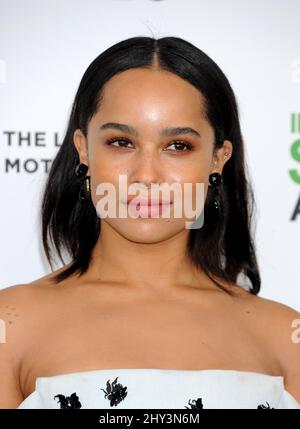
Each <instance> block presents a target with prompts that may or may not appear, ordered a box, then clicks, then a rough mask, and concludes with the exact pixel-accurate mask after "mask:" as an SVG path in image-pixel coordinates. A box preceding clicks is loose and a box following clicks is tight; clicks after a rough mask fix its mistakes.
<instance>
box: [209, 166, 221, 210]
mask: <svg viewBox="0 0 300 429" xmlns="http://www.w3.org/2000/svg"><path fill="white" fill-rule="evenodd" d="M221 183H222V176H221V174H220V173H211V174H210V175H209V184H210V186H211V187H212V189H213V191H214V200H213V205H214V208H215V209H216V210H218V209H219V208H220V192H219V187H220V185H221Z"/></svg>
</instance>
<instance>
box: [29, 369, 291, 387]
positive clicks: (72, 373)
mask: <svg viewBox="0 0 300 429" xmlns="http://www.w3.org/2000/svg"><path fill="white" fill-rule="evenodd" d="M115 371H118V372H119V371H122V372H124V371H125V372H131V371H134V372H145V371H154V372H166V373H172V372H173V373H186V374H192V373H193V375H195V374H201V373H220V372H222V373H226V374H228V375H229V374H231V373H235V374H241V375H242V374H245V375H249V376H250V377H251V376H255V375H256V376H262V377H271V378H277V379H279V378H281V379H283V378H284V377H283V375H272V374H266V373H263V372H259V371H246V370H237V369H222V368H203V369H173V368H154V367H144V368H101V369H90V370H82V371H74V372H64V373H58V374H54V375H49V376H39V377H36V383H35V384H37V380H40V379H53V378H57V377H66V376H80V375H83V374H91V375H92V374H96V373H103V372H115Z"/></svg>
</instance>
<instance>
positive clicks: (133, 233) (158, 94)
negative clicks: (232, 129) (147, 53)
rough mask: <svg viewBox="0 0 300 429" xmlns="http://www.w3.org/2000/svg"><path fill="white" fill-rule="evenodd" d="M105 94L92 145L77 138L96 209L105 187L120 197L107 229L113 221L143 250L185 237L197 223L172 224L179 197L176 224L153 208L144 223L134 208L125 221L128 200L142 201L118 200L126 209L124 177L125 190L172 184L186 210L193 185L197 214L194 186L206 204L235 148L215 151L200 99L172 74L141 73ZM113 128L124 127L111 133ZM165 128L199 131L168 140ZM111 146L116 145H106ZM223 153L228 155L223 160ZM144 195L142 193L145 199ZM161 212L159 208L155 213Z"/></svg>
mask: <svg viewBox="0 0 300 429" xmlns="http://www.w3.org/2000/svg"><path fill="white" fill-rule="evenodd" d="M103 94H104V98H103V101H102V102H101V105H100V107H99V109H98V111H97V112H96V113H95V114H94V116H93V117H92V119H91V121H90V122H89V125H88V133H87V139H85V137H84V136H83V134H82V133H81V131H80V130H79V129H78V130H76V131H75V133H74V144H75V146H76V149H77V151H78V153H79V157H80V162H82V163H85V164H87V165H88V167H89V170H88V172H87V175H90V183H91V197H92V201H93V204H94V206H95V208H96V207H97V204H98V203H99V201H100V199H102V198H104V196H103V195H102V196H101V195H97V194H96V189H97V186H98V185H99V184H101V183H104V182H105V183H110V184H112V185H113V187H114V189H115V190H116V197H117V200H116V209H117V211H116V214H117V216H116V217H114V216H111V217H106V218H103V219H101V222H107V223H108V224H109V225H110V226H111V227H112V228H113V229H114V230H115V231H117V232H118V233H120V234H121V235H122V236H124V237H125V238H127V239H128V240H131V241H134V242H141V243H154V242H159V241H163V240H166V239H168V238H171V237H172V236H174V235H176V234H178V233H181V232H183V231H185V230H187V228H186V222H187V221H195V218H193V219H191V218H187V217H185V214H184V212H182V216H181V217H179V218H178V217H174V208H175V206H174V199H175V198H178V194H177V197H176V195H175V194H174V193H171V194H170V197H169V198H170V201H171V202H173V204H171V205H170V207H169V208H170V217H163V216H162V214H161V212H160V215H159V216H157V215H155V216H156V217H151V213H150V212H148V207H146V211H147V214H148V217H145V207H143V208H142V209H143V211H142V212H140V216H139V217H137V216H135V218H133V217H132V216H130V213H132V210H131V209H129V214H128V215H127V216H126V217H123V218H119V217H118V208H120V204H123V209H127V205H126V202H127V201H126V200H127V198H128V199H129V200H130V199H132V198H134V197H137V196H139V195H140V194H139V193H138V192H136V193H134V194H132V195H129V193H128V192H127V195H125V199H124V194H123V196H122V197H120V198H121V201H122V202H121V203H120V204H119V201H118V198H119V196H120V195H121V194H120V192H119V191H120V188H119V183H120V182H119V176H120V175H124V176H123V177H126V180H127V191H128V188H129V186H130V185H132V184H144V185H151V184H162V183H166V184H168V185H170V187H171V186H172V184H174V183H177V186H178V184H179V186H180V187H181V190H182V196H181V197H180V198H182V207H183V204H184V202H183V197H184V195H185V194H184V192H185V191H184V184H185V183H191V184H192V190H193V191H192V204H193V206H192V208H193V209H195V208H196V205H195V201H196V194H195V192H196V183H202V184H203V188H202V189H203V192H204V194H203V196H204V199H205V197H206V194H207V186H208V177H209V174H210V173H211V172H220V173H221V172H222V167H223V165H224V163H225V162H226V160H228V159H229V157H230V154H231V152H232V146H231V143H230V142H229V141H225V143H224V145H223V148H221V149H219V150H218V151H217V152H216V151H215V152H214V151H213V143H214V131H213V128H212V127H211V125H210V124H209V123H208V121H207V120H206V119H205V117H204V114H203V110H202V108H203V107H202V106H203V98H202V95H201V93H200V92H199V91H198V90H197V89H196V88H194V87H193V86H192V85H191V84H190V83H188V82H186V81H185V80H183V79H181V78H180V77H178V76H176V75H174V74H172V73H169V72H166V71H161V70H149V69H141V68H138V69H130V70H127V71H125V72H122V73H120V74H118V75H115V76H114V77H112V78H111V79H110V80H109V81H108V82H107V83H106V85H105V87H104V93H103ZM112 123H114V124H122V125H126V127H122V128H120V127H119V129H116V128H114V127H112V126H110V125H106V126H105V124H112ZM166 128H168V129H170V128H191V129H192V130H194V131H191V130H190V132H189V133H187V132H186V133H184V132H182V131H179V130H177V131H175V133H174V130H173V133H174V134H170V133H169V134H167V133H163V130H165V129H166ZM110 139H115V140H116V141H114V142H112V143H111V144H108V141H109V140H110ZM224 152H225V153H228V156H227V157H225V158H224ZM214 161H215V164H214ZM146 192H147V189H146V188H143V190H142V191H141V194H142V195H144V194H145V193H146ZM106 195H108V194H106ZM111 195H112V194H111ZM148 195H149V194H148ZM162 195H163V194H159V196H160V198H162V199H165V196H162ZM164 195H165V194H164ZM186 195H187V194H186ZM144 196H147V195H144ZM149 197H150V195H149ZM106 198H107V197H106ZM203 203H204V201H203ZM133 205H134V204H133ZM98 207H99V205H98ZM166 207H167V206H164V208H166ZM106 208H108V206H107V205H106ZM167 208H168V207H167ZM155 209H157V206H156V207H154V208H153V210H154V211H153V213H155ZM98 216H99V211H98ZM101 217H102V216H101ZM204 222H205V219H204Z"/></svg>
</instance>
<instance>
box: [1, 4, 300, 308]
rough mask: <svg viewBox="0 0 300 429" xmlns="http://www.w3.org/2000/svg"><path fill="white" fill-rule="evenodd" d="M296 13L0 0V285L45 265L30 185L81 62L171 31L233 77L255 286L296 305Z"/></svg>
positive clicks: (63, 118) (288, 7)
mask: <svg viewBox="0 0 300 429" xmlns="http://www.w3.org/2000/svg"><path fill="white" fill-rule="evenodd" d="M299 22H300V2H299V1H298V0H286V1H284V2H283V1H282V0H264V1H263V2H262V1H260V0H251V1H250V0H244V1H243V0H227V1H222V0H210V1H207V0H184V1H181V0H160V1H158V0H156V1H154V0H84V1H74V0H43V1H38V0H9V1H4V0H0V204H1V214H0V216H1V217H0V220H1V221H0V237H1V238H0V288H2V287H7V286H10V285H13V284H17V283H26V282H29V281H33V280H35V279H37V278H39V277H42V276H43V275H45V274H47V273H49V272H50V267H49V265H47V263H46V261H45V257H44V254H43V251H42V246H41V234H40V229H39V219H38V207H39V202H40V196H41V188H42V184H43V183H44V181H45V178H46V174H47V173H46V171H47V170H46V167H47V164H48V162H49V161H48V160H51V159H52V158H53V157H54V155H55V153H56V151H57V150H58V146H56V143H57V142H58V143H59V142H60V141H61V139H62V136H63V133H64V131H65V128H66V122H67V118H68V114H69V112H70V107H71V103H72V101H73V97H74V95H75V92H76V90H77V87H78V84H79V81H80V79H81V77H82V74H83V73H84V71H85V69H86V68H87V67H88V65H89V64H90V62H91V61H92V60H93V59H94V58H95V57H96V56H98V55H99V54H100V53H101V52H102V51H103V50H104V49H106V48H108V47H109V46H111V45H112V44H114V43H116V42H118V41H120V40H122V39H125V38H128V37H133V36H141V35H142V36H154V37H164V36H179V37H182V38H185V39H186V40H188V41H190V42H192V43H194V44H195V45H196V46H198V47H199V48H200V49H202V50H203V51H204V52H205V53H207V54H208V55H209V56H211V57H212V59H213V60H214V61H216V62H217V63H218V65H219V66H220V67H221V68H222V69H223V71H224V72H225V74H226V75H227V77H228V78H229V80H230V82H231V84H232V87H233V89H234V91H235V94H236V97H237V100H238V103H239V108H240V113H241V126H242V131H243V134H244V138H245V143H246V156H247V159H248V164H249V167H250V173H251V178H252V181H253V185H254V190H255V193H256V199H257V205H258V212H257V216H256V221H257V229H256V244H257V250H258V261H259V265H260V269H261V275H262V289H261V293H260V295H261V296H263V297H266V298H269V299H274V300H276V301H280V302H282V303H285V304H287V305H290V306H292V307H293V308H295V309H297V310H298V311H299V310H300V279H299V254H300V252H299V242H300V240H299V236H300V203H298V205H299V209H298V211H299V214H298V216H297V215H296V216H295V217H294V219H293V220H292V219H291V217H292V214H293V212H294V211H295V208H296V205H297V202H298V200H299V198H300V142H299V139H300V114H299V112H300V25H299ZM298 115H299V116H298ZM292 118H293V119H294V122H293V123H292ZM292 145H293V148H294V150H293V151H292V150H291V149H292ZM48 165H49V164H48ZM291 170H294V171H293V173H291ZM59 266H60V265H57V268H58V267H59Z"/></svg>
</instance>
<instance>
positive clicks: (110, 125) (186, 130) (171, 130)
mask: <svg viewBox="0 0 300 429" xmlns="http://www.w3.org/2000/svg"><path fill="white" fill-rule="evenodd" d="M107 129H114V130H118V131H122V132H124V133H129V134H132V135H133V136H135V137H138V135H139V133H138V130H137V129H136V128H134V127H132V126H130V125H125V124H118V123H117V122H107V123H106V124H103V125H101V127H100V130H107ZM178 134H185V135H187V134H190V135H192V136H195V137H200V138H201V135H200V134H199V132H198V131H196V130H195V129H194V128H191V127H167V128H163V129H162V130H161V131H160V136H161V137H168V136H175V135H178Z"/></svg>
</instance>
